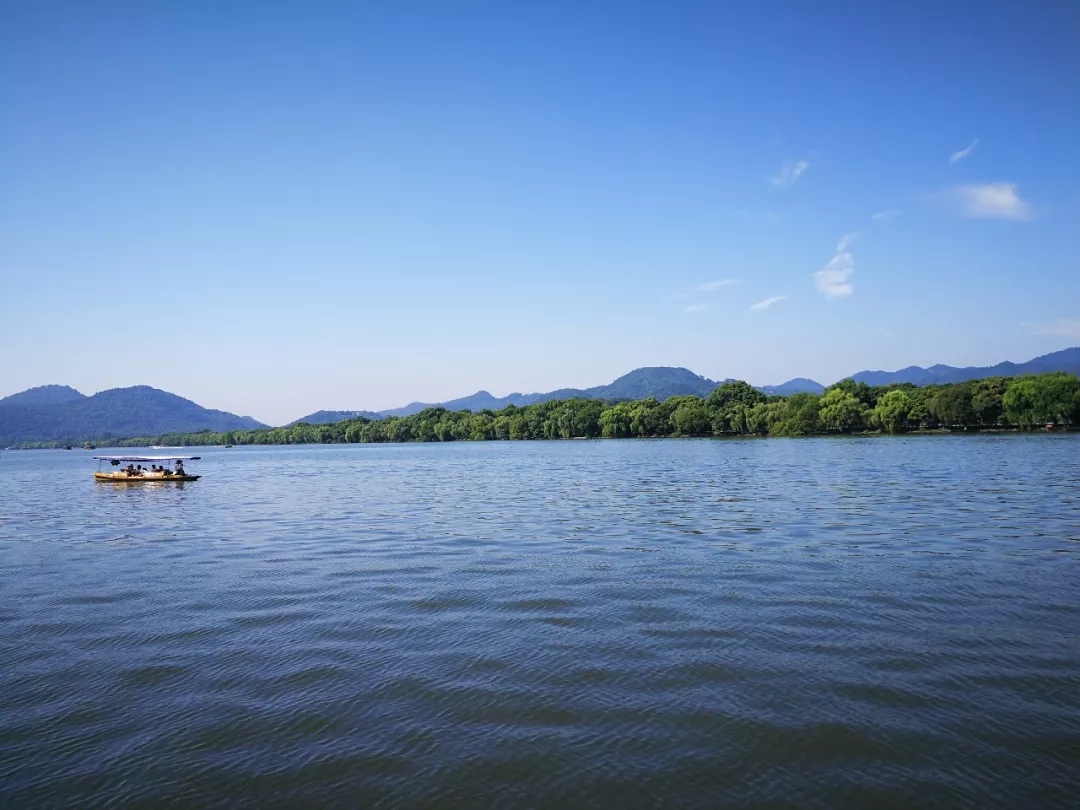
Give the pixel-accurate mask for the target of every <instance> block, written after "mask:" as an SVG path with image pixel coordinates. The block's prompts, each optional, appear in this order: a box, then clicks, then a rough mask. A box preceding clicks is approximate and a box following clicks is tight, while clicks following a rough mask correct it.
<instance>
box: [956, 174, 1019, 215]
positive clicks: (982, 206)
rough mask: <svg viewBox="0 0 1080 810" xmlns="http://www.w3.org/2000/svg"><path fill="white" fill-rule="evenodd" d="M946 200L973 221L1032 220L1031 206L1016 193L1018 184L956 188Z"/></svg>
mask: <svg viewBox="0 0 1080 810" xmlns="http://www.w3.org/2000/svg"><path fill="white" fill-rule="evenodd" d="M946 198H947V199H948V200H949V201H950V202H951V203H952V205H953V206H954V207H955V208H956V209H957V210H958V211H959V212H960V213H961V214H963V215H964V216H966V217H971V218H972V219H1016V220H1025V219H1031V206H1030V205H1029V204H1028V203H1027V202H1025V201H1024V200H1022V199H1020V195H1019V194H1017V193H1016V183H985V184H983V185H971V186H956V187H955V188H952V189H949V190H948V191H947V192H946Z"/></svg>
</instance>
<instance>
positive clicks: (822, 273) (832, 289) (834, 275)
mask: <svg viewBox="0 0 1080 810" xmlns="http://www.w3.org/2000/svg"><path fill="white" fill-rule="evenodd" d="M854 272H855V257H854V256H852V255H851V254H850V253H837V254H836V255H835V256H833V257H832V259H831V260H830V261H829V263H828V264H827V265H825V266H824V267H823V268H821V269H820V270H818V271H817V272H816V273H814V286H815V287H817V288H818V291H819V292H821V293H823V294H824V295H825V297H826V298H846V297H847V296H849V295H851V294H852V293H854V292H855V285H853V284H852V283H851V276H852V274H853V273H854Z"/></svg>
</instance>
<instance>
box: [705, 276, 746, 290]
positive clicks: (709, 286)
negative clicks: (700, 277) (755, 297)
mask: <svg viewBox="0 0 1080 810" xmlns="http://www.w3.org/2000/svg"><path fill="white" fill-rule="evenodd" d="M738 283H739V280H738V279H737V278H722V279H720V280H719V281H706V282H705V283H704V284H702V285H701V286H700V287H698V288H697V289H696V292H713V291H714V290H719V289H722V288H723V287H730V286H731V285H732V284H738Z"/></svg>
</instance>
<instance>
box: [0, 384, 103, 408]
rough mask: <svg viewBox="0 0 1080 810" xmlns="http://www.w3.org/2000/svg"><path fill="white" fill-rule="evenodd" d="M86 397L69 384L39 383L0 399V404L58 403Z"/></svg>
mask: <svg viewBox="0 0 1080 810" xmlns="http://www.w3.org/2000/svg"><path fill="white" fill-rule="evenodd" d="M80 399H86V394H81V393H79V392H78V391H76V390H75V389H74V388H72V387H71V386H70V385H39V386H38V387H37V388H27V389H26V390H25V391H20V392H19V393H18V394H12V395H11V396H10V397H4V398H3V399H0V405H60V404H62V403H64V402H76V401H78V400H80Z"/></svg>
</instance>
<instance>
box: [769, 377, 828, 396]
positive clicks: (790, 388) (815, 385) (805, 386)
mask: <svg viewBox="0 0 1080 810" xmlns="http://www.w3.org/2000/svg"><path fill="white" fill-rule="evenodd" d="M758 390H759V391H761V393H763V394H768V395H769V396H771V397H775V396H780V397H790V396H791V395H792V394H820V393H822V392H823V391H824V390H825V386H824V385H822V384H821V383H819V382H815V381H814V380H808V379H807V378H806V377H796V378H795V379H794V380H788V381H787V382H786V383H780V385H759V386H758Z"/></svg>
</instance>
